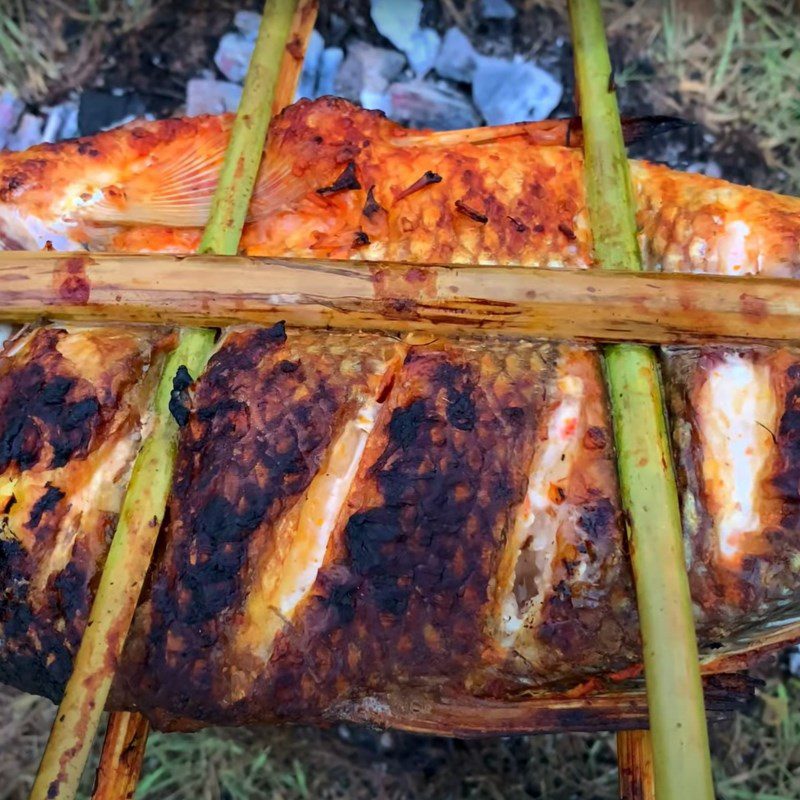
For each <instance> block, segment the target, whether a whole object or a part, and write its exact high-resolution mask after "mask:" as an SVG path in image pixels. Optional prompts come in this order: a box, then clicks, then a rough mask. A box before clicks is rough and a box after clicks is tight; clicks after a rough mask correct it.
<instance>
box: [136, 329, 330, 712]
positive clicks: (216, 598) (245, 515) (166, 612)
mask: <svg viewBox="0 0 800 800" xmlns="http://www.w3.org/2000/svg"><path fill="white" fill-rule="evenodd" d="M285 343H286V332H285V329H284V326H283V325H282V324H279V325H276V326H273V328H271V329H247V330H244V331H237V332H232V333H230V334H228V336H227V338H226V340H225V341H224V342H223V343H222V345H221V346H220V347H219V349H218V350H217V352H216V353H215V354H214V355H213V356H212V358H211V359H210V361H209V364H208V367H207V368H206V370H205V372H204V373H203V375H202V376H201V377H200V378H199V379H198V380H197V381H196V382H195V383H194V386H193V391H192V399H191V403H190V405H189V408H188V414H189V419H188V423H187V424H186V425H185V427H183V428H182V431H181V437H180V442H179V449H178V457H177V462H176V470H175V474H176V479H175V483H174V485H173V489H172V495H171V499H170V503H169V522H168V528H167V542H168V546H167V549H166V552H165V553H164V554H163V556H162V558H161V560H160V563H159V567H158V568H157V570H156V573H155V577H154V579H153V582H152V589H151V596H152V609H153V611H152V614H153V617H152V626H153V637H152V641H151V642H150V643H149V644H148V648H149V651H150V653H149V656H148V659H149V663H150V664H151V665H152V668H153V669H154V670H155V672H154V673H153V674H154V675H158V676H159V683H160V686H159V688H158V689H157V690H156V693H157V694H158V695H159V702H161V703H163V704H164V707H169V708H181V709H183V708H186V707H187V704H189V706H191V707H193V708H194V709H195V710H193V711H192V713H195V711H196V713H202V709H201V708H200V709H198V708H197V707H198V706H200V707H205V706H207V705H208V704H212V703H213V688H214V685H215V680H216V677H215V676H218V673H219V669H220V666H219V664H216V663H215V662H214V660H213V659H214V658H215V657H216V656H214V653H215V652H216V650H215V647H216V644H217V642H218V641H219V640H220V638H221V637H223V636H224V635H225V630H226V626H227V625H228V624H229V620H230V618H231V615H235V614H236V613H238V610H239V608H240V604H241V602H242V600H243V597H244V595H243V592H244V590H245V586H246V581H247V565H248V559H249V558H250V555H249V554H250V552H251V549H250V548H251V547H252V546H253V542H254V541H255V540H256V539H257V537H261V536H269V535H270V532H271V531H272V527H271V526H272V524H273V523H274V521H275V520H276V519H278V517H279V516H280V515H281V514H282V513H283V512H284V511H285V510H286V508H287V507H288V506H289V505H290V504H292V503H294V502H296V501H297V499H298V498H299V497H300V496H301V495H302V493H303V492H304V491H305V490H306V488H307V487H308V484H309V483H310V481H311V479H312V478H313V476H314V474H315V472H316V469H317V467H318V466H319V463H320V462H321V459H322V458H323V455H324V452H325V450H326V448H327V447H328V446H329V445H330V442H331V437H332V435H333V430H334V420H335V418H336V417H335V415H336V413H337V409H338V408H339V405H340V403H341V402H342V392H343V388H342V386H341V385H339V384H336V385H333V384H332V383H331V382H330V381H329V378H328V376H327V375H326V374H325V373H324V372H320V371H319V370H315V369H313V367H312V365H305V364H304V363H303V361H302V360H297V359H296V358H288V357H287V355H286V351H285V349H284V348H285ZM255 409H258V410H257V412H255V413H254V410H255ZM172 641H179V642H180V643H181V647H180V653H177V654H176V653H175V651H174V648H171V647H170V642H172ZM187 686H191V687H192V688H191V692H190V693H187V691H186V687H187ZM190 695H191V696H190Z"/></svg>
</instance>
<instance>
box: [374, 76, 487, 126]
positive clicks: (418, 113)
mask: <svg viewBox="0 0 800 800" xmlns="http://www.w3.org/2000/svg"><path fill="white" fill-rule="evenodd" d="M389 100H390V110H389V112H388V114H389V116H390V117H391V118H392V119H393V120H396V121H397V122H400V123H402V124H404V125H407V126H408V127H411V128H434V129H435V130H448V131H449V130H458V129H459V128H472V127H474V126H476V125H478V124H479V123H480V117H479V115H478V113H477V111H476V110H475V108H474V106H473V105H472V103H470V101H469V98H467V97H465V96H464V95H463V94H461V92H458V91H456V90H455V89H451V88H449V87H445V86H437V85H435V84H433V83H429V82H427V81H421V80H413V81H407V82H404V83H393V84H392V85H391V86H390V87H389Z"/></svg>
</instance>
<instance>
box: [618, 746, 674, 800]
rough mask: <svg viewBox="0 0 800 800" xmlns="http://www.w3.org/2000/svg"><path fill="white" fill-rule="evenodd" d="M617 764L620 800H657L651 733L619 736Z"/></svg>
mask: <svg viewBox="0 0 800 800" xmlns="http://www.w3.org/2000/svg"><path fill="white" fill-rule="evenodd" d="M617 764H618V766H619V797H620V800H656V787H655V781H654V776H653V743H652V741H651V740H650V732H649V731H620V732H619V733H618V734H617ZM687 800H688V798H687Z"/></svg>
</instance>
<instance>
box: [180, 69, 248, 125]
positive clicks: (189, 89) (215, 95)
mask: <svg viewBox="0 0 800 800" xmlns="http://www.w3.org/2000/svg"><path fill="white" fill-rule="evenodd" d="M241 97H242V87H241V85H240V84H238V83H231V82H230V81H217V80H214V79H213V78H192V79H191V80H190V81H189V82H188V83H187V84H186V114H187V116H189V117H197V116H199V115H200V114H224V113H226V112H229V111H236V109H237V108H238V107H239V100H241Z"/></svg>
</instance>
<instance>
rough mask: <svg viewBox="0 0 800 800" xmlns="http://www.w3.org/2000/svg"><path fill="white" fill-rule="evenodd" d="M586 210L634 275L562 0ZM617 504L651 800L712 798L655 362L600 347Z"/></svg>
mask: <svg viewBox="0 0 800 800" xmlns="http://www.w3.org/2000/svg"><path fill="white" fill-rule="evenodd" d="M569 11H570V24H571V27H572V41H573V46H574V49H575V77H576V83H577V86H578V91H579V93H580V107H581V118H582V120H583V133H584V164H585V173H584V174H585V181H586V196H587V206H588V210H589V219H590V222H591V227H592V238H593V241H594V249H595V256H596V258H597V260H598V261H599V263H600V265H601V266H602V267H604V268H605V269H628V270H641V269H642V263H641V254H640V251H639V245H638V242H637V238H636V220H635V211H636V207H635V201H634V195H633V185H632V183H631V179H630V173H629V170H628V160H627V156H626V153H625V147H624V144H623V139H622V127H621V124H620V119H619V110H618V108H617V101H616V94H615V91H614V83H613V73H612V70H611V62H610V58H609V53H608V45H607V43H606V38H605V29H604V26H603V18H602V12H601V10H600V2H599V0H570V2H569ZM605 372H606V380H607V383H608V388H609V398H610V401H611V412H612V417H613V422H614V436H615V439H616V445H617V468H618V472H619V482H620V494H621V498H622V506H623V509H624V511H625V513H626V517H627V529H628V542H629V549H630V554H631V565H632V567H633V575H634V582H635V584H636V598H637V605H638V609H639V622H640V627H641V633H642V650H643V656H644V668H645V682H646V686H647V699H648V706H649V711H650V730H651V736H652V743H653V771H654V776H655V778H654V782H655V787H656V791H657V795H658V798H659V800H686V798H689V797H691V798H692V800H713V797H714V785H713V780H712V776H711V755H710V751H709V744H708V725H707V722H706V715H705V708H704V705H703V688H702V683H701V679H700V667H699V663H698V650H697V637H696V635H695V630H694V620H693V617H692V607H691V597H690V594H689V579H688V576H687V574H686V568H685V563H684V551H683V532H682V526H681V514H680V507H679V503H678V489H677V485H676V481H675V474H674V468H673V464H672V453H671V448H670V442H669V437H668V433H667V425H666V419H665V412H664V399H663V396H662V391H661V382H660V375H659V371H658V364H657V361H656V357H655V354H654V353H653V352H652V351H651V350H649V349H648V348H646V347H643V346H641V345H611V346H608V347H606V349H605Z"/></svg>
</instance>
